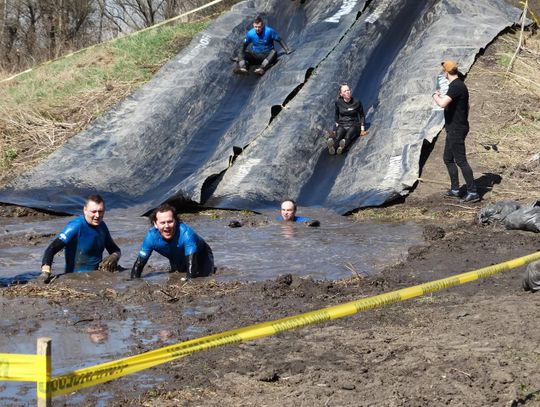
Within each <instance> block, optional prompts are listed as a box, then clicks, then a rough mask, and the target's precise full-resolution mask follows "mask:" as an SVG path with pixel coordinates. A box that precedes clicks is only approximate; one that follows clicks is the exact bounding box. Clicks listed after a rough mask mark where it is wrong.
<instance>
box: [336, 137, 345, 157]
mask: <svg viewBox="0 0 540 407" xmlns="http://www.w3.org/2000/svg"><path fill="white" fill-rule="evenodd" d="M344 149H345V139H343V138H342V139H341V140H339V147H338V148H337V150H336V154H342V153H343V150H344Z"/></svg>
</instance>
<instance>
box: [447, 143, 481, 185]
mask: <svg viewBox="0 0 540 407" xmlns="http://www.w3.org/2000/svg"><path fill="white" fill-rule="evenodd" d="M465 136H466V134H465V135H463V136H462V137H461V138H460V139H458V140H457V141H456V142H454V143H453V144H452V150H453V153H454V161H455V163H456V164H457V166H458V167H459V168H460V169H461V173H462V174H463V178H465V183H466V184H467V192H468V193H476V192H477V191H476V183H475V182H474V174H473V170H472V168H471V166H470V165H469V162H468V161H467V151H466V148H465Z"/></svg>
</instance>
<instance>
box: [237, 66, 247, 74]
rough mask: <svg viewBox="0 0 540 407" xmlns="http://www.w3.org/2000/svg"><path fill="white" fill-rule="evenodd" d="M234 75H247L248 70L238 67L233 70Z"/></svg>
mask: <svg viewBox="0 0 540 407" xmlns="http://www.w3.org/2000/svg"><path fill="white" fill-rule="evenodd" d="M234 73H237V74H241V75H247V74H248V73H249V71H248V69H247V68H245V67H238V68H236V69H235V70H234Z"/></svg>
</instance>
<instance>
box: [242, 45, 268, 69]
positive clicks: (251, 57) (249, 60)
mask: <svg viewBox="0 0 540 407" xmlns="http://www.w3.org/2000/svg"><path fill="white" fill-rule="evenodd" d="M242 61H244V64H245V66H244V67H245V68H247V67H248V66H249V65H261V66H262V67H263V68H267V67H268V66H270V65H273V64H275V63H276V61H277V52H276V50H275V49H273V50H271V51H270V52H268V53H266V54H257V53H255V52H251V51H248V50H246V51H244V50H243V49H240V55H239V56H238V63H239V64H240V65H242Z"/></svg>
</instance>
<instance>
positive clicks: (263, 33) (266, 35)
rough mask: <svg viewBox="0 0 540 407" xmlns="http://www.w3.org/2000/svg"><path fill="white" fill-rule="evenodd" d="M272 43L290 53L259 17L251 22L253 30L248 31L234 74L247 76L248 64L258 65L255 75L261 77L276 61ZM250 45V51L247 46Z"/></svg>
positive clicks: (272, 30)
mask: <svg viewBox="0 0 540 407" xmlns="http://www.w3.org/2000/svg"><path fill="white" fill-rule="evenodd" d="M274 41H276V42H278V43H279V44H280V45H281V47H282V48H283V49H284V50H285V52H286V53H287V54H290V53H291V50H290V49H289V47H287V44H285V41H283V39H282V38H281V37H280V36H279V34H278V33H277V32H276V30H274V29H273V28H272V27H269V26H267V25H265V24H264V22H263V20H262V18H261V17H257V18H255V20H253V28H252V29H250V30H249V31H248V32H247V34H246V37H245V38H244V43H243V44H242V48H241V49H240V55H239V56H238V67H237V68H236V70H235V72H237V73H242V74H247V73H248V72H249V71H248V66H249V64H253V65H259V67H258V68H257V69H255V73H256V74H258V75H263V74H264V73H265V72H266V70H267V69H268V68H269V67H270V66H271V65H273V64H274V63H275V62H276V61H277V52H276V50H275V48H274ZM250 44H251V49H248V46H249V45H250Z"/></svg>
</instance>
